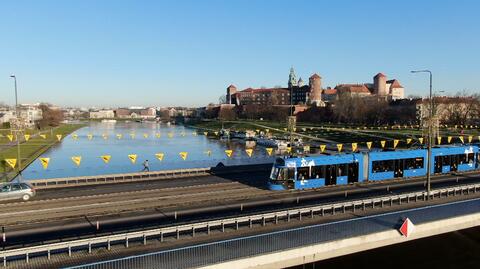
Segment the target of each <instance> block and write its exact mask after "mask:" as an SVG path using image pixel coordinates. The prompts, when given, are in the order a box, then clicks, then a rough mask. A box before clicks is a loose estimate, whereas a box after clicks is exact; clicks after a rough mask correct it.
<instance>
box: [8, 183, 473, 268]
mask: <svg viewBox="0 0 480 269" xmlns="http://www.w3.org/2000/svg"><path fill="white" fill-rule="evenodd" d="M477 191H480V183H479V184H470V185H462V186H457V187H450V188H443V189H436V190H432V191H431V193H430V194H431V199H434V198H443V197H449V196H452V195H465V194H470V193H476V192H477ZM426 198H427V193H426V192H424V191H421V192H412V193H405V194H399V195H389V196H381V197H375V198H370V199H361V200H354V201H348V202H343V203H333V204H324V205H318V206H313V207H301V208H294V209H288V210H281V211H275V212H269V213H262V214H254V215H248V216H241V217H234V218H226V219H218V220H212V221H204V222H198V223H191V224H184V225H177V226H171V227H163V228H157V229H150V230H145V231H135V232H128V233H119V234H114V235H106V236H99V237H94V238H87V239H80V240H72V241H66V242H60V243H52V244H46V245H39V246H32V247H25V248H20V249H11V250H4V251H1V252H0V258H3V265H4V266H5V267H6V266H7V261H8V260H9V259H18V258H24V259H25V260H26V262H27V263H28V262H29V257H30V256H31V255H35V256H38V255H47V256H48V258H49V259H50V254H51V253H52V252H62V251H63V252H68V254H69V255H70V256H71V255H72V251H76V250H85V249H88V252H89V253H91V252H92V248H98V247H102V248H107V249H108V250H110V247H111V245H112V244H119V243H120V244H124V245H125V247H128V245H129V242H131V241H137V242H138V241H143V244H147V240H150V239H156V240H158V239H159V240H160V241H162V242H163V240H164V236H169V237H173V238H176V239H179V238H180V235H181V234H185V233H188V234H190V236H195V231H199V230H202V231H206V232H207V234H210V230H211V229H218V230H220V231H222V232H224V231H225V228H226V227H227V228H233V229H237V230H238V229H239V226H245V227H249V228H251V227H252V226H253V224H254V223H255V224H257V225H258V224H260V225H262V226H264V225H265V224H266V222H267V221H268V222H271V223H275V224H277V223H278V221H279V220H284V221H287V222H288V221H290V219H291V218H297V219H301V218H302V217H309V216H310V217H313V216H324V215H326V214H330V215H334V214H339V213H345V212H346V210H349V211H350V212H352V211H353V212H354V211H355V210H365V209H366V208H375V207H383V206H385V205H390V206H391V205H393V204H402V203H410V202H415V201H418V200H422V201H423V200H425V199H426ZM457 213H461V212H457ZM352 229H358V227H353V228H352ZM277 233H278V232H277ZM274 234H275V233H274ZM274 237H275V236H273V237H272V240H273V238H274ZM7 238H8V237H7ZM288 238H290V237H288ZM296 238H297V237H291V240H292V242H293V241H295V242H297V241H298V240H299V239H296ZM323 239H328V238H323ZM323 239H322V240H323ZM275 240H277V239H275ZM289 240H290V239H289ZM268 241H269V240H268ZM232 242H234V241H232ZM235 242H236V243H232V244H240V243H241V242H240V241H235ZM262 242H263V243H262V245H265V246H261V247H259V248H264V247H267V248H268V246H271V245H272V244H266V243H265V241H262ZM306 242H307V241H304V240H303V241H298V242H297V243H299V244H300V243H302V244H303V243H306ZM205 246H208V248H215V249H216V248H217V247H218V246H216V245H215V244H210V245H208V244H207V245H205ZM223 247H224V248H225V246H223ZM231 249H235V250H237V249H242V247H241V246H240V245H235V247H233V245H232V248H231ZM180 251H183V250H180ZM202 251H203V250H202ZM205 251H207V250H205ZM258 251H259V250H255V251H253V252H252V254H258V253H259V252H258ZM265 251H267V250H265ZM270 251H274V250H272V249H270ZM200 252H201V251H200ZM208 252H209V253H211V254H212V255H213V253H216V252H212V250H211V249H209V250H208ZM162 253H174V251H173V250H172V251H170V252H169V251H167V252H162ZM197 253H198V252H197ZM219 253H220V254H219ZM157 254H158V253H157ZM157 254H148V255H157ZM162 255H167V254H162ZM168 255H173V254H168ZM209 255H210V254H209ZM221 255H222V254H221V252H218V253H217V254H215V255H213V256H214V257H216V258H217V260H211V261H208V262H209V263H213V262H222V261H225V260H228V257H227V256H228V255H226V256H221ZM152 257H153V256H152ZM220 257H223V260H221V259H220ZM155 259H156V258H155ZM164 262H165V261H164ZM169 262H176V263H181V262H186V261H185V259H179V260H178V261H173V260H171V259H170V260H169ZM178 265H179V266H173V264H172V266H171V267H172V268H181V267H184V266H183V265H182V266H180V264H178ZM203 265H206V264H203ZM192 266H194V265H192ZM192 266H185V267H192ZM195 266H198V265H195ZM167 267H168V268H170V266H167ZM82 268H97V267H82ZM101 268H120V267H116V266H112V267H101ZM121 268H129V267H128V266H127V267H121Z"/></svg>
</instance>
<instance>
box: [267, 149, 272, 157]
mask: <svg viewBox="0 0 480 269" xmlns="http://www.w3.org/2000/svg"><path fill="white" fill-rule="evenodd" d="M265 150H266V151H267V154H268V156H272V152H273V148H265Z"/></svg>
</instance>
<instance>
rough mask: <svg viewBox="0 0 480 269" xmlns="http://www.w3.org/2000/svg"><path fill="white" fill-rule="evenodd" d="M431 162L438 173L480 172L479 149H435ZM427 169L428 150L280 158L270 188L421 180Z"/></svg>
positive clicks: (275, 165)
mask: <svg viewBox="0 0 480 269" xmlns="http://www.w3.org/2000/svg"><path fill="white" fill-rule="evenodd" d="M431 160H432V165H431V167H430V172H431V173H435V174H442V173H450V172H454V171H471V170H475V169H480V167H479V147H478V146H449V147H438V148H433V149H432V158H431ZM427 166H428V165H427V150H426V149H414V150H396V151H372V152H361V153H347V154H337V155H317V156H308V157H290V158H277V159H276V160H275V163H274V164H273V168H272V172H271V175H270V180H269V182H268V185H269V188H270V189H271V190H286V189H309V188H318V187H323V186H328V185H343V184H349V183H355V182H363V181H382V180H389V179H394V178H411V177H421V176H425V175H426V174H427Z"/></svg>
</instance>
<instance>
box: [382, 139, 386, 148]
mask: <svg viewBox="0 0 480 269" xmlns="http://www.w3.org/2000/svg"><path fill="white" fill-rule="evenodd" d="M385 143H387V141H385V140H382V141H380V145H382V148H384V147H385Z"/></svg>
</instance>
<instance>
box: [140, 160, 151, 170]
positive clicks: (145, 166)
mask: <svg viewBox="0 0 480 269" xmlns="http://www.w3.org/2000/svg"><path fill="white" fill-rule="evenodd" d="M142 172H150V167H148V160H145V161H144V162H143V170H142Z"/></svg>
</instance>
